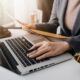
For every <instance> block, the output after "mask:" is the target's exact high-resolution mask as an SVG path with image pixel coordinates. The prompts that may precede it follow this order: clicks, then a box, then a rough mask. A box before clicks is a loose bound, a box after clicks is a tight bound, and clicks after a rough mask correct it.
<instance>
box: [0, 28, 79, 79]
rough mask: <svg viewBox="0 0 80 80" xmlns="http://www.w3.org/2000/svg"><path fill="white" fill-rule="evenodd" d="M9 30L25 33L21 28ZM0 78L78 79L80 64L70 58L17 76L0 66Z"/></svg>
mask: <svg viewBox="0 0 80 80" xmlns="http://www.w3.org/2000/svg"><path fill="white" fill-rule="evenodd" d="M11 32H12V33H13V34H14V33H15V34H16V33H17V34H19V35H20V34H22V33H23V34H24V33H25V32H23V31H21V30H20V31H19V30H18V31H17V30H11ZM14 36H15V35H14ZM0 80H80V64H78V63H77V62H76V61H75V60H74V59H72V60H69V61H67V62H64V63H61V64H58V65H55V66H53V67H50V68H47V69H43V70H41V71H38V72H35V73H32V74H28V75H25V76H19V75H17V74H15V73H13V72H10V71H8V70H6V69H4V68H2V67H0Z"/></svg>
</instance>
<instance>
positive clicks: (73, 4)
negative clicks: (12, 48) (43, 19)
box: [27, 0, 80, 60]
mask: <svg viewBox="0 0 80 80" xmlns="http://www.w3.org/2000/svg"><path fill="white" fill-rule="evenodd" d="M79 21H80V0H54V5H53V9H52V14H51V18H50V20H49V22H48V23H43V24H34V25H33V24H30V25H27V29H29V30H30V29H31V28H33V29H38V30H43V31H48V32H52V33H56V29H57V27H58V26H60V28H61V30H60V34H61V35H64V36H69V37H70V38H69V39H68V40H67V41H63V42H40V43H37V44H35V45H34V46H33V47H32V48H31V49H30V50H33V51H32V52H30V53H29V54H27V56H28V57H30V58H36V59H37V60H41V59H45V58H48V57H53V56H57V55H60V54H63V53H64V52H66V51H71V52H72V53H73V55H74V53H76V52H79V51H80V22H79ZM35 48H36V50H34V49H35Z"/></svg>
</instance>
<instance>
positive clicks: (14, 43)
mask: <svg viewBox="0 0 80 80" xmlns="http://www.w3.org/2000/svg"><path fill="white" fill-rule="evenodd" d="M6 42H7V43H8V45H9V46H10V48H11V49H12V51H13V52H14V53H15V55H16V56H17V57H18V59H19V60H20V61H21V63H22V64H23V65H24V67H27V66H31V65H34V64H37V63H40V62H41V61H37V60H36V59H30V58H29V57H27V53H28V49H30V48H31V47H32V44H31V43H30V42H29V41H28V40H27V39H25V38H24V37H18V38H15V39H9V40H6ZM42 61H44V60H42Z"/></svg>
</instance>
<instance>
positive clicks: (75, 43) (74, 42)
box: [68, 35, 80, 53]
mask: <svg viewBox="0 0 80 80" xmlns="http://www.w3.org/2000/svg"><path fill="white" fill-rule="evenodd" d="M68 43H69V44H70V46H71V48H72V49H73V50H74V52H75V53H77V52H80V35H78V36H74V37H71V38H70V39H69V40H68Z"/></svg>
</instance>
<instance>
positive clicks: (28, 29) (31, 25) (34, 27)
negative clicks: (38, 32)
mask: <svg viewBox="0 0 80 80" xmlns="http://www.w3.org/2000/svg"><path fill="white" fill-rule="evenodd" d="M22 28H23V30H26V31H28V32H30V33H32V32H31V29H36V26H35V24H25V26H23V27H22Z"/></svg>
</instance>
